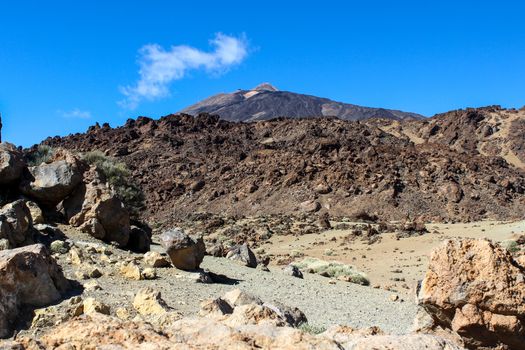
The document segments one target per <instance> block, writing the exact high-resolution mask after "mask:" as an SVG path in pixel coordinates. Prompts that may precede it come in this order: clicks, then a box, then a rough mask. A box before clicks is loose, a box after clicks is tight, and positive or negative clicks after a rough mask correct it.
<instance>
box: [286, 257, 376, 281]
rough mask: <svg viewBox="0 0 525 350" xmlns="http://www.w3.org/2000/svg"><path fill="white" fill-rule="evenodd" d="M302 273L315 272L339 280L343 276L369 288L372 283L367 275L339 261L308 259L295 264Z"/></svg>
mask: <svg viewBox="0 0 525 350" xmlns="http://www.w3.org/2000/svg"><path fill="white" fill-rule="evenodd" d="M293 265H295V266H297V267H298V268H299V269H300V270H302V271H307V270H310V271H313V272H314V273H317V274H323V275H325V276H328V277H332V278H338V277H341V276H344V277H348V279H349V281H350V282H352V283H357V284H360V285H363V286H368V285H369V284H370V281H369V280H368V277H367V276H366V274H364V273H363V272H361V271H358V270H356V268H355V267H354V266H352V265H346V264H343V263H340V262H338V261H324V260H320V259H316V258H306V259H304V260H302V261H301V262H298V263H293Z"/></svg>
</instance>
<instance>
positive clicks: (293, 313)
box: [263, 302, 308, 327]
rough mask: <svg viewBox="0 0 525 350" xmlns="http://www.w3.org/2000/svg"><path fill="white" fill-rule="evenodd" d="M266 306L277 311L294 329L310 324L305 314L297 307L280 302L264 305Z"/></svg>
mask: <svg viewBox="0 0 525 350" xmlns="http://www.w3.org/2000/svg"><path fill="white" fill-rule="evenodd" d="M263 305H264V306H266V307H268V308H270V309H272V310H273V311H275V312H276V313H277V314H278V315H279V316H281V317H283V318H284V319H285V320H286V323H288V325H290V326H292V327H298V326H299V325H301V324H304V323H308V319H307V318H306V315H305V314H304V312H302V311H301V310H299V309H298V308H296V307H290V306H287V305H284V304H282V303H279V302H273V303H271V304H270V303H264V304H263Z"/></svg>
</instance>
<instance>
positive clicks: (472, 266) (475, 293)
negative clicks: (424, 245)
mask: <svg viewBox="0 0 525 350" xmlns="http://www.w3.org/2000/svg"><path fill="white" fill-rule="evenodd" d="M523 300H525V268H524V267H523V266H521V265H519V264H518V262H516V261H515V260H514V259H513V257H512V256H511V254H510V253H509V252H508V251H506V250H505V249H503V248H500V247H498V246H496V245H494V244H493V243H491V242H489V241H486V240H462V241H457V240H448V241H446V242H444V243H443V244H442V245H441V246H440V247H439V248H437V249H435V250H434V251H433V253H432V256H431V258H430V263H429V267H428V270H427V272H426V275H425V279H424V280H423V282H422V284H421V287H420V289H419V293H418V301H419V304H420V305H421V306H422V307H423V308H424V310H426V312H427V313H428V314H429V315H430V316H431V319H430V320H427V321H426V324H422V325H421V327H420V328H422V330H423V331H429V330H433V329H439V328H443V329H446V330H451V331H453V332H455V333H457V334H458V335H459V336H460V337H461V338H462V339H463V341H464V342H465V344H466V345H467V346H468V347H470V348H473V349H474V348H478V347H482V346H484V347H495V346H498V345H503V346H508V347H510V348H512V349H525V327H524V321H525V304H524V303H523Z"/></svg>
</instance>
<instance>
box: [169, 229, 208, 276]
mask: <svg viewBox="0 0 525 350" xmlns="http://www.w3.org/2000/svg"><path fill="white" fill-rule="evenodd" d="M159 239H160V243H161V245H162V246H163V247H164V249H166V253H168V255H169V257H170V259H171V262H172V264H173V266H175V267H176V268H178V269H181V270H196V269H198V268H199V266H200V264H201V262H202V260H203V259H204V254H206V247H205V245H204V241H203V239H202V238H196V239H194V238H192V237H190V236H188V235H187V234H186V233H184V232H183V231H182V230H180V229H172V230H168V231H166V232H164V233H163V234H162V235H161V236H160V237H159Z"/></svg>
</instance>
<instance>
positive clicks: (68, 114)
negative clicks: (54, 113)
mask: <svg viewBox="0 0 525 350" xmlns="http://www.w3.org/2000/svg"><path fill="white" fill-rule="evenodd" d="M58 113H60V114H61V115H62V117H64V118H68V119H91V112H89V111H83V110H80V109H78V108H75V109H72V110H70V111H58Z"/></svg>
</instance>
